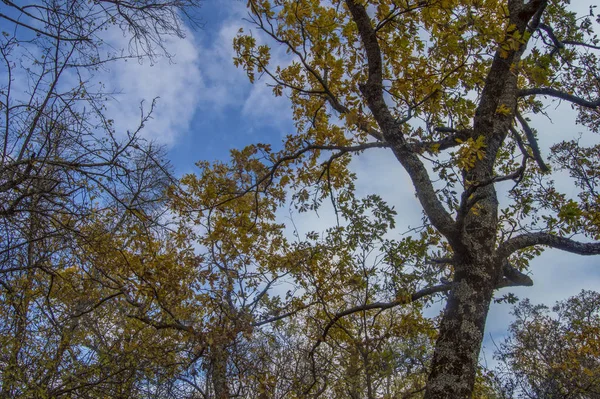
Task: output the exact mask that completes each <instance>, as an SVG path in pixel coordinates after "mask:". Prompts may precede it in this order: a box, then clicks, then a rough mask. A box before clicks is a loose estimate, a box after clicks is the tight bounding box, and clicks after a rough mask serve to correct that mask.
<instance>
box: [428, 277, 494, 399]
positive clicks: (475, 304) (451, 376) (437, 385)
mask: <svg viewBox="0 0 600 399" xmlns="http://www.w3.org/2000/svg"><path fill="white" fill-rule="evenodd" d="M464 269H465V272H464V274H465V275H464V276H460V277H459V276H457V280H456V281H457V282H456V285H455V286H454V288H453V289H452V291H451V292H450V295H449V298H448V303H447V305H446V310H445V313H444V316H443V319H442V324H441V327H440V335H439V337H438V340H437V343H436V348H435V353H434V357H433V360H432V365H431V372H430V375H429V380H428V383H427V389H426V392H425V399H442V398H444V399H470V398H471V395H472V392H473V388H474V384H475V375H476V374H477V367H478V361H479V352H480V350H481V343H482V341H483V334H484V328H485V320H486V318H487V313H488V310H489V306H490V302H491V300H492V295H493V292H494V284H493V283H492V281H491V280H492V279H491V278H488V276H483V275H482V273H477V270H484V269H483V268H479V267H478V265H468V266H466V267H464ZM461 274H462V273H461ZM490 277H491V276H490Z"/></svg>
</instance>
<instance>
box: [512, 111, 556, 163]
mask: <svg viewBox="0 0 600 399" xmlns="http://www.w3.org/2000/svg"><path fill="white" fill-rule="evenodd" d="M516 116H517V120H518V121H519V123H520V124H521V127H522V128H523V131H524V132H525V137H527V141H528V142H529V147H530V148H531V152H532V153H533V159H534V160H535V162H536V163H537V164H538V166H539V167H540V170H541V171H542V172H544V173H546V172H549V171H550V168H549V167H548V165H546V163H545V162H544V159H543V158H542V154H541V153H540V147H539V146H538V143H537V139H536V138H535V134H534V133H533V129H531V127H530V126H529V124H528V123H527V121H526V120H525V118H523V115H521V113H520V112H519V111H517V112H516Z"/></svg>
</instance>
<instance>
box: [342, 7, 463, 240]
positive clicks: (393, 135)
mask: <svg viewBox="0 0 600 399" xmlns="http://www.w3.org/2000/svg"><path fill="white" fill-rule="evenodd" d="M346 6H347V7H348V10H349V11H350V13H351V14H352V19H353V20H354V22H355V23H356V26H357V28H358V33H359V36H360V39H361V41H362V44H363V47H364V49H365V52H366V54H367V61H368V78H367V81H366V83H365V84H360V85H359V89H360V91H361V93H362V94H363V96H364V97H365V99H366V102H367V104H368V106H369V109H370V110H371V113H372V114H373V117H374V118H375V120H376V121H377V124H378V125H379V127H380V128H381V132H382V135H383V138H384V139H385V141H386V142H387V143H390V144H391V147H392V150H393V152H394V155H395V156H396V158H397V159H398V161H400V163H401V164H402V166H403V167H404V169H405V170H406V172H407V173H408V175H409V176H410V179H411V181H412V183H413V185H414V187H415V191H416V194H417V198H418V199H419V202H420V203H421V206H422V207H423V209H424V211H425V214H426V215H427V217H428V218H429V220H430V221H431V223H432V224H433V226H434V227H435V228H436V229H437V230H438V231H440V233H442V234H443V235H444V236H445V237H446V238H447V239H448V241H449V242H450V244H451V245H452V244H454V245H460V243H459V242H458V240H457V239H456V226H455V223H454V220H453V219H452V217H451V216H450V214H449V213H448V211H447V210H446V209H445V208H444V206H443V205H442V203H441V202H440V201H439V199H438V197H437V194H436V191H435V189H434V187H433V184H432V182H431V178H430V177H429V173H428V172H427V169H426V168H425V166H424V165H423V163H422V162H421V160H420V159H419V157H418V156H417V154H415V152H414V151H413V150H412V149H411V148H410V145H409V144H408V143H407V142H406V140H405V139H404V137H403V135H402V132H401V130H400V128H399V127H400V124H399V122H398V121H397V120H396V118H394V116H393V115H392V113H391V112H390V110H389V109H388V107H387V105H386V103H385V99H384V97H383V63H382V57H381V49H380V47H379V43H378V39H377V32H376V31H375V29H374V28H373V26H372V25H371V19H370V17H369V15H368V14H367V10H366V9H365V7H364V6H363V5H361V4H359V3H357V2H356V1H355V0H346Z"/></svg>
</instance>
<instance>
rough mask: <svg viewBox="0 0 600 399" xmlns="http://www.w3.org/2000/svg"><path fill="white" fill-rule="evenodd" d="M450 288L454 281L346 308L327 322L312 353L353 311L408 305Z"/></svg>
mask: <svg viewBox="0 0 600 399" xmlns="http://www.w3.org/2000/svg"><path fill="white" fill-rule="evenodd" d="M450 288H452V283H449V284H440V285H435V286H433V287H429V288H424V289H422V290H420V291H417V292H415V293H414V294H412V295H407V296H402V297H399V298H397V299H396V300H395V301H391V302H373V303H369V304H364V305H358V306H355V307H353V308H350V309H346V310H344V311H341V312H338V313H336V314H335V315H334V316H333V317H332V318H331V320H330V321H329V323H327V325H326V326H325V328H324V329H323V334H322V335H321V338H320V339H319V340H318V341H317V342H316V343H315V344H314V345H313V347H312V349H311V351H310V353H311V354H312V353H314V351H315V350H316V349H317V348H318V347H319V345H321V342H324V341H325V339H326V338H327V335H328V334H329V330H331V328H332V327H333V326H334V325H335V324H336V323H337V322H338V321H339V320H340V319H342V318H344V317H346V316H349V315H351V314H353V313H358V312H364V311H367V310H374V309H380V310H385V309H391V308H394V307H396V306H399V305H407V304H409V303H411V302H415V301H417V300H419V299H421V298H423V297H424V296H428V295H432V294H435V293H438V292H443V291H448V290H449V289H450Z"/></svg>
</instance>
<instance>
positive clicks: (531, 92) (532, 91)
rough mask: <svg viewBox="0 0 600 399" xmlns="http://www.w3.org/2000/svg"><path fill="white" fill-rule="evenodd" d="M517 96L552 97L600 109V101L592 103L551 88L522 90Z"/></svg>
mask: <svg viewBox="0 0 600 399" xmlns="http://www.w3.org/2000/svg"><path fill="white" fill-rule="evenodd" d="M517 95H518V96H519V97H526V96H537V95H541V96H550V97H556V98H560V99H561V100H565V101H569V102H571V103H573V104H577V105H579V106H582V107H586V108H592V109H595V108H598V107H600V99H597V100H593V101H590V100H586V99H584V98H581V97H578V96H575V95H573V94H569V93H565V92H564V91H560V90H556V89H553V88H551V87H535V88H531V89H521V90H519V92H518V93H517Z"/></svg>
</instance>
